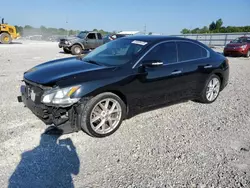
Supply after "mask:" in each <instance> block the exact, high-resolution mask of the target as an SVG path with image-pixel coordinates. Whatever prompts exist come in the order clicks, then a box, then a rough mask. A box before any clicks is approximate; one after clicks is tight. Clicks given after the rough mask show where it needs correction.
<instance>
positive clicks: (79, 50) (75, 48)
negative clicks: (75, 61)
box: [71, 44, 83, 55]
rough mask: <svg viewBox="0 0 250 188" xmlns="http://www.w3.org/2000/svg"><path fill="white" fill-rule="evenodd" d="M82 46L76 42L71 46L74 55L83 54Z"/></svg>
mask: <svg viewBox="0 0 250 188" xmlns="http://www.w3.org/2000/svg"><path fill="white" fill-rule="evenodd" d="M82 51H83V50H82V47H81V46H80V45H78V44H75V45H73V46H72V47H71V53H72V55H81V54H82Z"/></svg>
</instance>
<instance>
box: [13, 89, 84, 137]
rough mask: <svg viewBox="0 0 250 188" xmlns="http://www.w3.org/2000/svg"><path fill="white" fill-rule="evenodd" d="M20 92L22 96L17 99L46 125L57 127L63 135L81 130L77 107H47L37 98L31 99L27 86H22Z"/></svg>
mask: <svg viewBox="0 0 250 188" xmlns="http://www.w3.org/2000/svg"><path fill="white" fill-rule="evenodd" d="M20 91H21V96H18V97H17V100H18V102H22V103H24V105H25V107H27V108H29V109H30V110H31V111H32V113H33V114H35V115H36V116H37V117H38V118H39V119H41V120H42V121H43V122H44V123H45V124H46V125H54V126H56V127H57V128H58V129H61V130H62V132H63V134H67V133H71V132H77V131H78V130H80V126H79V125H80V124H79V122H78V119H79V117H78V114H79V113H78V107H77V105H73V106H70V107H66V108H62V107H53V106H46V105H44V104H43V103H41V102H40V101H39V100H36V99H37V98H36V97H35V98H32V97H31V95H30V92H29V88H28V87H27V86H26V85H22V86H21V88H20Z"/></svg>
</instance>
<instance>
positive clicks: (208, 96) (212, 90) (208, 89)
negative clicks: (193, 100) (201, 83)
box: [198, 74, 221, 103]
mask: <svg viewBox="0 0 250 188" xmlns="http://www.w3.org/2000/svg"><path fill="white" fill-rule="evenodd" d="M220 88H221V79H220V78H219V77H218V76H217V75H215V74H213V75H211V76H210V77H209V78H208V80H207V81H206V84H205V87H204V89H203V91H202V93H201V97H200V99H198V101H199V102H202V103H212V102H214V101H215V100H216V99H217V97H218V96H219V93H220Z"/></svg>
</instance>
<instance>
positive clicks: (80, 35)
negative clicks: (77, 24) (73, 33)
mask: <svg viewBox="0 0 250 188" xmlns="http://www.w3.org/2000/svg"><path fill="white" fill-rule="evenodd" d="M86 35H87V32H80V33H79V34H78V35H77V37H79V38H81V39H83V38H84V37H86Z"/></svg>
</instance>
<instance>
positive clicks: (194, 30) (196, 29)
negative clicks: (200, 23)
mask: <svg viewBox="0 0 250 188" xmlns="http://www.w3.org/2000/svg"><path fill="white" fill-rule="evenodd" d="M191 33H193V34H195V33H200V29H199V28H198V27H197V28H195V29H193V30H192V31H191Z"/></svg>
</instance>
